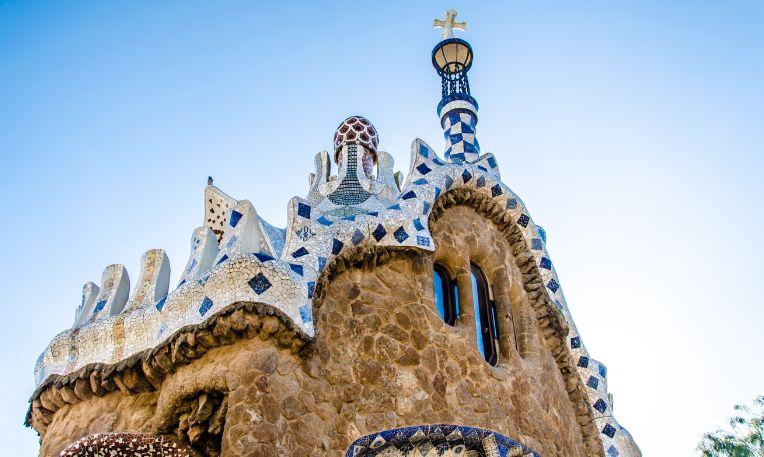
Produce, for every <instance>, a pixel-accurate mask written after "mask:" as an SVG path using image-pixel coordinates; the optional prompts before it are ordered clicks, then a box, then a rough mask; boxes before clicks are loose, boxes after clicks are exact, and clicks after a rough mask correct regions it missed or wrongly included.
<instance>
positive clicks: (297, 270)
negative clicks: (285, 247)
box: [289, 263, 303, 276]
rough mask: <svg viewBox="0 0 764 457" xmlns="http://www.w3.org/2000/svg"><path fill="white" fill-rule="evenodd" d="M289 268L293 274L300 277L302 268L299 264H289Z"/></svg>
mask: <svg viewBox="0 0 764 457" xmlns="http://www.w3.org/2000/svg"><path fill="white" fill-rule="evenodd" d="M289 268H290V269H291V270H292V271H294V272H295V273H297V274H298V275H300V276H302V274H303V268H302V265H300V264H299V263H290V264H289Z"/></svg>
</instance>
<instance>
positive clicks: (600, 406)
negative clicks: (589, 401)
mask: <svg viewBox="0 0 764 457" xmlns="http://www.w3.org/2000/svg"><path fill="white" fill-rule="evenodd" d="M594 409H596V410H597V411H599V412H600V414H603V413H604V412H605V410H606V409H607V403H605V400H603V399H601V398H598V399H597V401H596V402H594Z"/></svg>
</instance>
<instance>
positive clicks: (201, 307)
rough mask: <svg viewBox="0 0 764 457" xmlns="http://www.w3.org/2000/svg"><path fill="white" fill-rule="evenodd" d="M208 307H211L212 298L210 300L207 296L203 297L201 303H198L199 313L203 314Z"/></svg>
mask: <svg viewBox="0 0 764 457" xmlns="http://www.w3.org/2000/svg"><path fill="white" fill-rule="evenodd" d="M210 308H212V300H210V299H209V298H208V297H204V299H202V303H201V304H200V305H199V314H201V315H202V316H204V315H205V314H207V311H209V310H210Z"/></svg>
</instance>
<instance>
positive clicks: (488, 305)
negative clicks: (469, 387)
mask: <svg viewBox="0 0 764 457" xmlns="http://www.w3.org/2000/svg"><path fill="white" fill-rule="evenodd" d="M471 272H472V302H473V303H474V305H475V333H476V334H477V343H478V349H479V350H480V354H481V355H482V356H483V358H484V359H485V361H486V362H488V363H489V364H491V365H494V366H495V365H496V363H497V362H498V359H499V354H498V350H497V347H498V344H497V340H498V338H499V329H498V327H497V325H496V322H497V319H496V304H495V303H494V301H493V300H491V293H490V289H489V287H488V281H487V280H486V279H485V275H484V274H483V272H482V271H481V270H480V268H478V266H477V265H475V264H471Z"/></svg>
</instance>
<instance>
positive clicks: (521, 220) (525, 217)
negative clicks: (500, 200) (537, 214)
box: [517, 214, 531, 227]
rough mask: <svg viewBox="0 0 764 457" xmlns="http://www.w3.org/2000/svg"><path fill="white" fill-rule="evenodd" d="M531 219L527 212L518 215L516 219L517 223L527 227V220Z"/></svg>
mask: <svg viewBox="0 0 764 457" xmlns="http://www.w3.org/2000/svg"><path fill="white" fill-rule="evenodd" d="M530 220H531V218H529V217H528V215H527V214H522V215H520V218H519V219H517V223H518V224H520V225H522V226H523V227H528V222H529V221H530Z"/></svg>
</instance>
